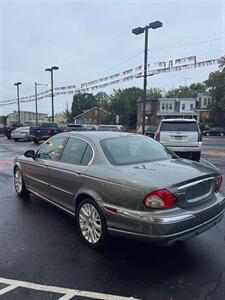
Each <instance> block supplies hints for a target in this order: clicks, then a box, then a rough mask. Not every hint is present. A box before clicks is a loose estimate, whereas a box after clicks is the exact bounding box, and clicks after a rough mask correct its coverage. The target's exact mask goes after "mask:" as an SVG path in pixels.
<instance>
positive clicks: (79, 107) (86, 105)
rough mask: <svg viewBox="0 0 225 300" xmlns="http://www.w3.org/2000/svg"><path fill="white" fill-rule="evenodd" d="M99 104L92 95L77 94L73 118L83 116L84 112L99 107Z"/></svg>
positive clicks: (74, 99) (74, 101) (73, 106)
mask: <svg viewBox="0 0 225 300" xmlns="http://www.w3.org/2000/svg"><path fill="white" fill-rule="evenodd" d="M97 104H98V102H97V100H96V98H95V96H94V95H93V94H91V93H83V94H75V95H74V96H73V103H72V106H71V114H72V118H74V117H75V116H77V115H79V114H81V113H82V112H83V111H84V110H88V109H91V108H92V107H95V106H97Z"/></svg>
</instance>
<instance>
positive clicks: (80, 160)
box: [61, 138, 93, 165]
mask: <svg viewBox="0 0 225 300" xmlns="http://www.w3.org/2000/svg"><path fill="white" fill-rule="evenodd" d="M92 155H93V152H92V149H91V147H90V146H89V145H88V143H87V142H85V141H84V140H82V139H79V138H70V139H69V140H68V142H67V143H66V146H65V149H64V151H63V153H62V156H61V161H62V162H66V163H71V164H74V165H88V163H89V162H90V160H91V158H92Z"/></svg>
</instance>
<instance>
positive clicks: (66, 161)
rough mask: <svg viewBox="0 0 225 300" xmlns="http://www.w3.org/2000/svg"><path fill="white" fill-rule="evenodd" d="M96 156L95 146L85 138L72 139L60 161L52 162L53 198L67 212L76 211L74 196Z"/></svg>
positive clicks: (50, 170) (51, 181) (50, 177)
mask: <svg viewBox="0 0 225 300" xmlns="http://www.w3.org/2000/svg"><path fill="white" fill-rule="evenodd" d="M93 156H94V150H93V146H91V145H90V144H89V142H88V141H86V140H84V139H83V138H78V137H70V138H69V139H68V141H67V143H66V145H65V148H64V150H63V152H62V155H61V157H60V160H57V161H52V162H50V166H49V182H50V186H51V198H52V199H54V201H55V202H56V203H57V204H59V205H60V206H63V207H64V208H66V209H67V210H70V211H74V196H75V194H76V192H77V191H78V190H79V188H80V186H81V185H82V183H83V180H84V176H85V174H86V172H87V169H88V168H89V164H90V163H91V161H92V158H93Z"/></svg>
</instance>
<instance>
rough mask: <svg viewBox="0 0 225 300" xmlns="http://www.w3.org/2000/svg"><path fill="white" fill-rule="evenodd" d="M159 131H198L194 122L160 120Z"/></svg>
mask: <svg viewBox="0 0 225 300" xmlns="http://www.w3.org/2000/svg"><path fill="white" fill-rule="evenodd" d="M160 131H198V127H197V123H196V122H182V121H181V122H180V121H179V122H178V121H177V122H162V124H161V127H160Z"/></svg>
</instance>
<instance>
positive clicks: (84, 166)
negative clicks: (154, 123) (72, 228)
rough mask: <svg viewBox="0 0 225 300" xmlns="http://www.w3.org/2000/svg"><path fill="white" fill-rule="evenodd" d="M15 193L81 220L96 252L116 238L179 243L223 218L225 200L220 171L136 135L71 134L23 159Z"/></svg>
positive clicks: (17, 167)
mask: <svg viewBox="0 0 225 300" xmlns="http://www.w3.org/2000/svg"><path fill="white" fill-rule="evenodd" d="M14 181H15V189H16V192H17V194H18V195H19V196H25V195H26V194H27V193H28V192H32V193H34V194H36V195H38V196H40V197H42V198H43V199H45V200H46V201H48V202H50V203H52V204H54V205H55V206H57V207H58V208H61V209H62V210H64V211H66V212H68V213H69V214H71V215H73V216H76V222H77V226H78V229H79V232H80V234H81V237H82V238H83V240H84V241H86V242H87V244H88V245H89V246H91V247H93V248H97V247H100V246H101V245H102V244H103V243H104V242H105V240H106V238H107V236H108V234H115V235H123V236H127V237H132V238H137V239H145V240H149V241H154V242H158V243H172V242H175V241H179V240H184V239H187V238H191V237H194V236H196V235H197V234H199V233H201V232H204V231H206V230H208V229H209V228H211V227H212V226H214V225H215V224H216V223H218V222H219V221H221V219H222V218H223V214H224V210H225V198H224V195H223V194H222V193H221V192H220V187H221V184H222V176H221V174H220V173H219V172H218V170H217V169H214V168H212V167H209V166H206V165H203V164H200V163H196V162H193V161H190V160H184V159H181V158H178V157H177V156H176V155H175V154H173V152H170V151H169V150H167V149H165V148H164V146H162V145H161V144H160V143H158V142H156V141H155V140H153V139H151V138H149V137H146V136H142V135H138V134H132V133H121V132H99V131H95V132H94V131H92V132H91V131H90V132H88V131H87V132H79V133H78V132H68V133H62V134H58V135H56V136H54V137H52V138H51V139H49V140H48V141H46V142H45V143H44V144H42V145H41V146H40V147H39V148H38V149H37V151H36V152H35V151H34V150H28V151H26V152H25V153H24V155H23V156H20V157H18V158H16V160H15V166H14Z"/></svg>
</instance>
